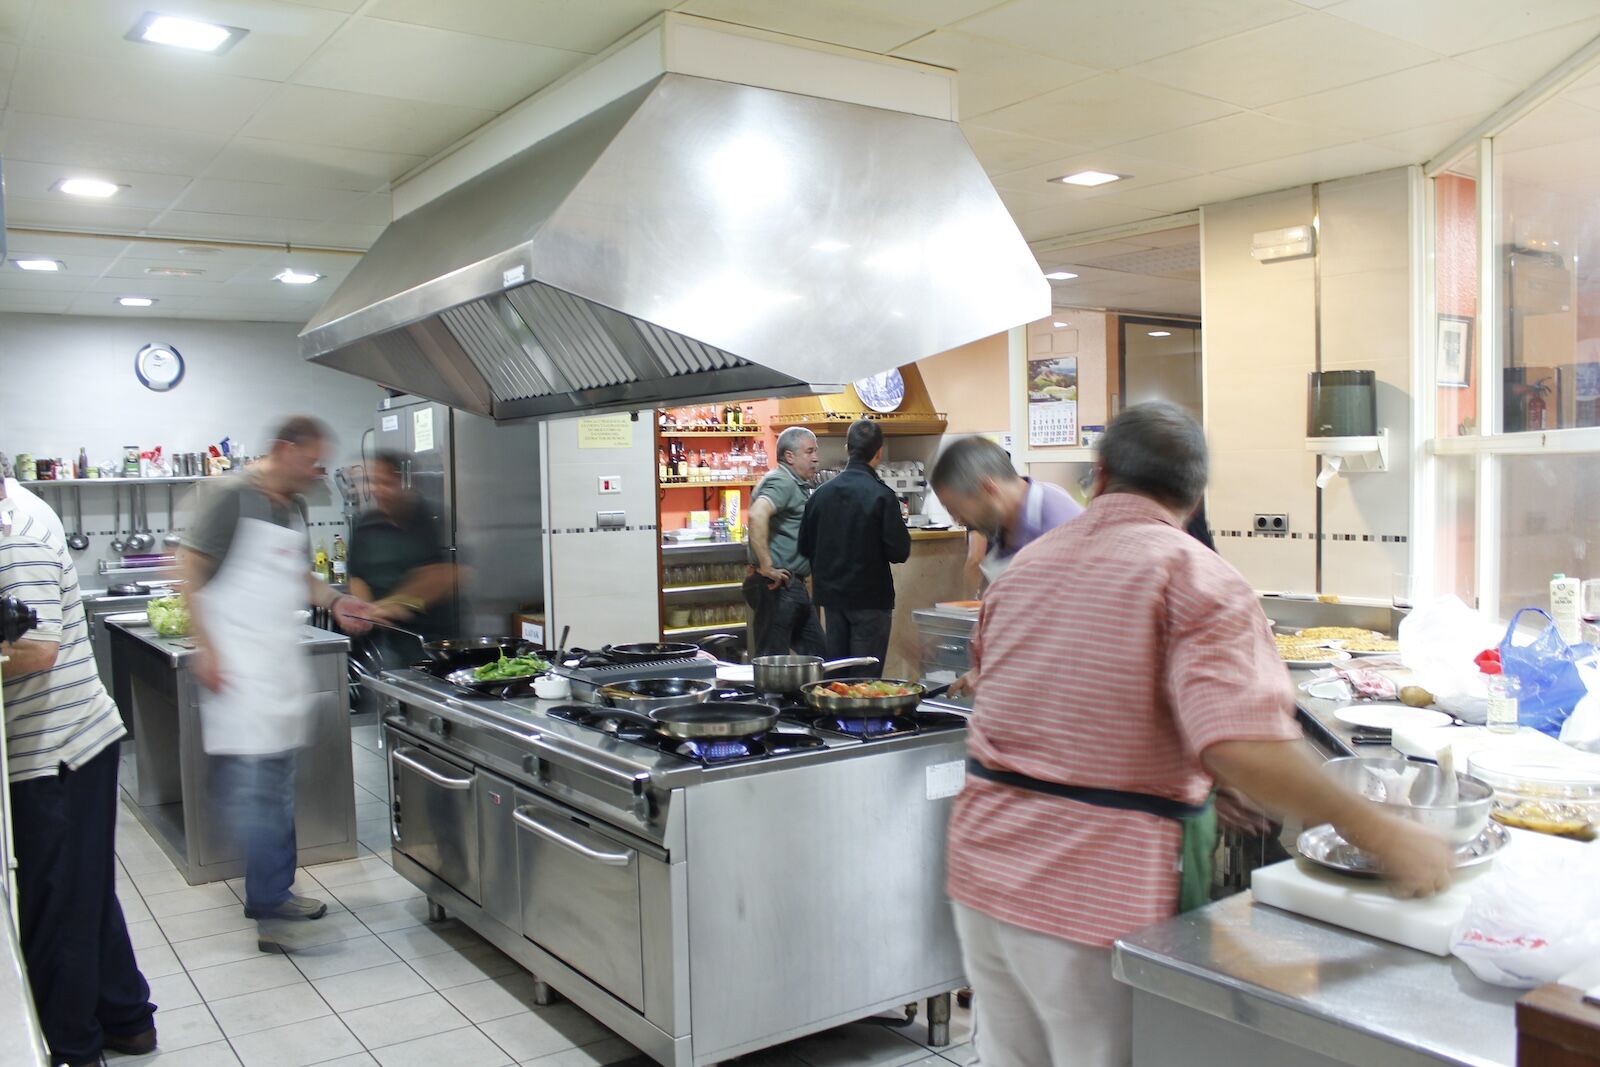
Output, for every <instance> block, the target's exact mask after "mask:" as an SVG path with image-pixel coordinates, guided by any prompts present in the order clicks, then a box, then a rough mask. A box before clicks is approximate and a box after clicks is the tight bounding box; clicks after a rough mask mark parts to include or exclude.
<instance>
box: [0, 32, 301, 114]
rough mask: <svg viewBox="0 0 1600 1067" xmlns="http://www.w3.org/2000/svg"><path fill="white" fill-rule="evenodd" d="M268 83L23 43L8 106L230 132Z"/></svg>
mask: <svg viewBox="0 0 1600 1067" xmlns="http://www.w3.org/2000/svg"><path fill="white" fill-rule="evenodd" d="M273 88H274V86H273V83H271V82H267V81H260V80H255V79H250V78H236V77H232V76H230V75H225V74H208V73H205V72H202V71H195V70H190V71H171V70H152V69H150V68H149V67H145V66H142V65H140V64H137V63H129V62H125V61H117V60H110V59H105V58H91V57H88V56H72V55H65V54H63V53H60V52H48V51H45V50H43V49H35V48H26V49H24V50H23V53H22V61H21V62H20V63H18V64H17V76H16V79H15V83H14V85H13V87H12V93H11V106H12V107H14V108H16V109H17V110H19V111H29V112H34V113H36V114H43V115H62V116H65V117H67V118H83V117H93V118H96V119H101V120H104V121H109V122H126V123H131V124H135V125H146V126H159V127H162V128H165V129H177V130H185V131H188V132H190V133H199V134H216V133H232V132H233V131H234V130H236V129H238V127H239V125H240V123H242V122H244V121H245V120H246V119H248V118H249V117H250V116H251V114H253V113H254V112H255V111H256V110H257V109H258V108H259V107H260V106H261V105H262V103H263V102H264V101H265V100H266V99H267V97H268V96H270V95H271V94H272V90H273Z"/></svg>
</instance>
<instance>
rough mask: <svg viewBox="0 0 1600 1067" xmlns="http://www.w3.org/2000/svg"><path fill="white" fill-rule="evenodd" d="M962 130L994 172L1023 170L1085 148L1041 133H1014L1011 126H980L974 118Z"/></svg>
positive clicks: (983, 162) (980, 160)
mask: <svg viewBox="0 0 1600 1067" xmlns="http://www.w3.org/2000/svg"><path fill="white" fill-rule="evenodd" d="M961 132H962V133H964V134H966V137H967V143H968V144H970V145H971V146H972V151H973V154H974V155H976V156H977V157H978V162H980V163H982V164H983V169H984V170H986V171H988V172H989V173H990V174H991V175H993V174H1005V173H1006V172H1008V171H1013V170H1021V169H1022V168H1023V167H1031V166H1033V165H1034V164H1035V163H1045V162H1048V161H1050V160H1052V159H1060V158H1061V157H1062V156H1064V155H1068V154H1070V153H1073V152H1078V151H1082V148H1081V146H1074V145H1069V144H1062V143H1061V142H1060V141H1046V140H1043V139H1041V138H1038V137H1029V136H1027V135H1025V134H1020V133H1012V132H1011V131H1010V130H992V129H990V128H989V127H987V126H978V125H974V124H973V123H970V122H969V123H964V124H963V125H962V127H961Z"/></svg>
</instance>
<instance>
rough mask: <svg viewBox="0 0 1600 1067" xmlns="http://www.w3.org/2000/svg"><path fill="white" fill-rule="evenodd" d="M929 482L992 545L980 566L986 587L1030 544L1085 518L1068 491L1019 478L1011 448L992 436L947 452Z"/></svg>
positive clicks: (973, 439) (969, 440)
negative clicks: (1005, 447)
mask: <svg viewBox="0 0 1600 1067" xmlns="http://www.w3.org/2000/svg"><path fill="white" fill-rule="evenodd" d="M929 480H930V481H931V482H932V483H933V491H934V492H935V493H936V494H938V497H939V502H940V503H942V504H943V505H944V506H945V510H946V511H948V512H950V517H951V518H953V519H955V520H956V521H957V522H959V523H961V524H962V525H964V526H966V527H967V528H968V529H970V530H973V531H974V532H976V533H978V534H981V535H982V536H983V537H984V538H985V540H987V541H988V544H989V551H988V554H987V555H986V556H985V557H984V559H983V562H982V563H981V564H980V567H981V569H982V571H983V577H984V579H985V581H986V583H987V582H993V581H994V580H995V579H996V578H998V577H1000V575H1001V573H1002V572H1003V571H1004V570H1005V569H1006V567H1007V566H1008V565H1010V563H1011V559H1012V557H1013V556H1015V555H1016V554H1017V553H1018V552H1020V551H1021V550H1022V549H1023V547H1024V546H1026V545H1028V544H1031V543H1032V542H1034V541H1036V540H1038V539H1039V538H1040V537H1041V536H1043V535H1044V534H1047V533H1049V532H1050V531H1051V530H1054V529H1055V528H1056V527H1057V526H1060V525H1062V524H1063V523H1067V522H1071V521H1072V520H1073V519H1075V518H1077V517H1078V516H1079V515H1082V514H1083V506H1082V505H1081V504H1079V503H1078V502H1077V501H1076V500H1074V499H1072V497H1071V495H1070V494H1068V493H1067V491H1066V490H1065V489H1062V488H1061V487H1060V486H1056V485H1050V484H1048V483H1046V482H1036V481H1034V480H1033V479H1031V478H1024V477H1023V476H1022V475H1020V474H1018V473H1017V470H1016V468H1015V467H1013V466H1012V465H1011V457H1010V456H1008V455H1007V454H1006V451H1005V449H1003V448H1001V447H1000V446H999V445H997V444H995V443H994V442H993V441H991V440H989V439H988V438H986V437H968V438H964V439H962V440H960V441H957V442H956V443H955V444H953V445H951V446H950V447H949V448H947V449H945V450H944V452H943V454H941V455H940V456H939V461H938V462H937V463H935V464H934V466H933V476H932V477H931V478H930V479H929Z"/></svg>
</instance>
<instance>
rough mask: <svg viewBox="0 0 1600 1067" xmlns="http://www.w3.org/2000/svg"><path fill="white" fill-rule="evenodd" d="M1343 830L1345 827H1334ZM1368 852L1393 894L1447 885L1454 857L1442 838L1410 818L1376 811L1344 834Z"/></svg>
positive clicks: (1410, 894) (1412, 894) (1433, 890)
mask: <svg viewBox="0 0 1600 1067" xmlns="http://www.w3.org/2000/svg"><path fill="white" fill-rule="evenodd" d="M1337 828H1338V829H1339V831H1340V833H1341V835H1342V834H1344V833H1345V832H1346V828H1345V827H1337ZM1346 840H1348V841H1350V843H1351V844H1353V845H1356V846H1357V847H1358V848H1360V849H1362V850H1363V851H1366V852H1370V853H1371V854H1372V855H1373V856H1375V857H1376V858H1377V860H1378V864H1379V866H1381V867H1382V868H1383V876H1384V878H1386V879H1387V880H1388V881H1389V882H1390V884H1391V888H1393V889H1394V892H1395V895H1396V896H1401V897H1428V896H1432V895H1433V894H1435V893H1442V892H1444V891H1445V890H1446V889H1449V888H1450V882H1451V881H1452V880H1453V879H1454V878H1455V857H1454V854H1453V852H1452V850H1451V848H1450V846H1449V844H1448V843H1446V841H1445V840H1444V838H1442V837H1440V836H1439V835H1438V834H1436V833H1434V832H1432V831H1431V830H1426V829H1423V828H1422V827H1421V826H1419V825H1417V824H1416V823H1414V822H1412V821H1411V820H1410V819H1406V818H1402V817H1400V816H1397V815H1390V814H1389V813H1387V812H1378V813H1376V815H1375V817H1374V818H1373V819H1372V820H1371V821H1370V822H1369V823H1368V824H1367V825H1366V826H1364V827H1363V828H1362V829H1361V830H1360V831H1354V830H1351V831H1350V836H1349V837H1347V838H1346Z"/></svg>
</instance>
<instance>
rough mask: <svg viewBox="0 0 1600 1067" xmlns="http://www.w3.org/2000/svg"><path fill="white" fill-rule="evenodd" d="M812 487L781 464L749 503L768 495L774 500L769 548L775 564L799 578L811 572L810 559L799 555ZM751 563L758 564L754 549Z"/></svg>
mask: <svg viewBox="0 0 1600 1067" xmlns="http://www.w3.org/2000/svg"><path fill="white" fill-rule="evenodd" d="M810 496H811V487H810V486H809V485H807V484H806V483H805V482H802V481H801V480H800V479H799V477H798V476H797V475H796V474H795V473H794V471H792V470H790V469H789V468H788V467H786V466H783V465H782V464H779V465H778V467H777V468H776V469H775V470H770V471H768V472H767V473H766V475H765V476H764V477H763V478H762V479H761V481H760V483H759V484H758V485H757V486H756V491H755V492H754V493H752V494H751V495H750V506H751V507H755V503H756V501H757V500H760V499H761V498H762V497H766V498H767V499H768V500H771V501H772V521H771V522H769V523H768V524H767V551H768V552H770V553H771V554H772V565H773V566H774V567H776V568H778V569H779V570H785V571H788V572H789V573H790V574H792V575H794V576H795V577H797V578H805V577H807V576H808V575H810V574H811V561H810V560H809V559H806V558H805V557H804V556H802V555H801V554H800V520H801V519H803V518H805V514H806V500H807V499H809V498H810ZM750 563H751V565H752V566H759V565H760V564H759V563H758V562H757V560H756V553H755V549H754V548H751V549H750Z"/></svg>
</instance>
